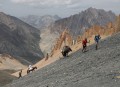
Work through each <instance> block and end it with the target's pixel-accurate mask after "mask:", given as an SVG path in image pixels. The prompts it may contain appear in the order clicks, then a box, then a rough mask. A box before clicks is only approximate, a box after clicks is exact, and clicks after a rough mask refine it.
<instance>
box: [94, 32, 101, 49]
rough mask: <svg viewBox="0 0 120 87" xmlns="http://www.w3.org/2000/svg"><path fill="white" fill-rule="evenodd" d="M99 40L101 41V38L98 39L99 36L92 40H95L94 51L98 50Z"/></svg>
mask: <svg viewBox="0 0 120 87" xmlns="http://www.w3.org/2000/svg"><path fill="white" fill-rule="evenodd" d="M100 39H101V37H100V35H99V34H98V35H95V37H94V40H95V43H96V46H95V48H96V50H97V49H98V43H99V40H100Z"/></svg>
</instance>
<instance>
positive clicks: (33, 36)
mask: <svg viewBox="0 0 120 87" xmlns="http://www.w3.org/2000/svg"><path fill="white" fill-rule="evenodd" d="M39 33H40V31H39V30H38V29H36V28H34V27H32V26H31V25H29V24H27V23H25V22H23V21H21V20H20V19H18V18H16V17H13V16H10V15H7V14H5V13H3V12H0V54H3V53H6V54H9V55H11V56H13V57H15V58H16V59H17V60H19V61H21V62H22V63H24V64H28V63H36V62H37V61H39V60H40V59H42V58H43V54H42V52H41V50H40V47H39V41H40V35H39Z"/></svg>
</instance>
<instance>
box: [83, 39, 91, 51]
mask: <svg viewBox="0 0 120 87" xmlns="http://www.w3.org/2000/svg"><path fill="white" fill-rule="evenodd" d="M89 42H90V41H89ZM89 42H88V41H87V38H85V39H84V40H83V41H82V46H83V49H82V52H83V53H84V52H86V49H87V43H89Z"/></svg>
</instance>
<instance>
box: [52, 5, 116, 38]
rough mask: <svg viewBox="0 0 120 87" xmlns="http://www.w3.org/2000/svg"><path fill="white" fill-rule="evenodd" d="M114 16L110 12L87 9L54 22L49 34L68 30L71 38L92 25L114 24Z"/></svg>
mask: <svg viewBox="0 0 120 87" xmlns="http://www.w3.org/2000/svg"><path fill="white" fill-rule="evenodd" d="M115 19H116V15H115V14H114V13H113V12H112V11H105V10H103V9H96V8H92V7H90V8H88V9H86V10H85V11H82V12H80V13H79V14H75V15H72V16H70V17H67V18H63V19H60V20H57V21H55V23H54V24H53V25H51V32H54V31H57V32H60V33H61V32H62V31H63V30H65V29H68V30H69V31H70V33H71V34H72V35H73V36H77V35H80V34H83V33H84V32H85V30H86V29H88V28H90V27H92V26H93V25H100V26H104V25H105V24H107V23H109V22H114V21H115Z"/></svg>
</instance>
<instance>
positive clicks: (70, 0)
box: [0, 0, 120, 17]
mask: <svg viewBox="0 0 120 87" xmlns="http://www.w3.org/2000/svg"><path fill="white" fill-rule="evenodd" d="M89 7H93V8H97V9H105V10H107V11H108V10H112V11H113V12H114V13H116V14H120V0H0V11H1V12H4V13H7V14H10V15H12V16H16V17H21V16H26V15H40V16H42V15H59V16H60V17H67V16H70V15H73V14H78V13H79V12H81V11H83V10H85V9H87V8H89Z"/></svg>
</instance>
